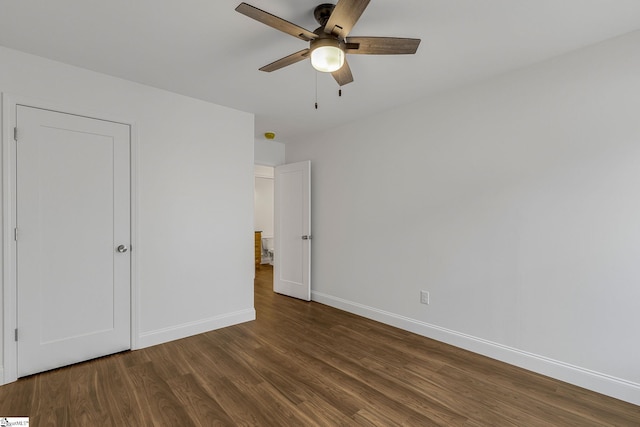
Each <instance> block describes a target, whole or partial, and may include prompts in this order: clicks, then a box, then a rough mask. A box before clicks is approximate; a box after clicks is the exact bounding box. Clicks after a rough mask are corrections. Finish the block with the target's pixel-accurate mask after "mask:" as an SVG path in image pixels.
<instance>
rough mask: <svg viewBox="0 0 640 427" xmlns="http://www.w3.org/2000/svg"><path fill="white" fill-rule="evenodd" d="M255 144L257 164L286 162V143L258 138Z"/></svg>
mask: <svg viewBox="0 0 640 427" xmlns="http://www.w3.org/2000/svg"><path fill="white" fill-rule="evenodd" d="M253 146H254V156H255V163H256V164H257V165H264V166H280V165H283V164H284V157H285V145H284V144H283V143H282V142H278V141H269V140H266V139H256V140H255V141H254V145H253Z"/></svg>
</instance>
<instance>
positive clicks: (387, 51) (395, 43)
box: [346, 37, 420, 55]
mask: <svg viewBox="0 0 640 427" xmlns="http://www.w3.org/2000/svg"><path fill="white" fill-rule="evenodd" d="M419 45H420V39H405V38H399V37H349V38H348V39H347V44H346V52H347V53H355V54H362V55H403V54H408V55H410V54H413V53H416V51H417V50H418V46H419Z"/></svg>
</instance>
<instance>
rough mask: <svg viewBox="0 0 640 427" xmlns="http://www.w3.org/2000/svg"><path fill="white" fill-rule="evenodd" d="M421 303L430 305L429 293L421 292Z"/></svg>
mask: <svg viewBox="0 0 640 427" xmlns="http://www.w3.org/2000/svg"><path fill="white" fill-rule="evenodd" d="M420 303H421V304H427V305H429V291H420Z"/></svg>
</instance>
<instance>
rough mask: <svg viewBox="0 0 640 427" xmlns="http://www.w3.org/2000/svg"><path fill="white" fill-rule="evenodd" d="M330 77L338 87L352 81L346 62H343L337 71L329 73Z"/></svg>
mask: <svg viewBox="0 0 640 427" xmlns="http://www.w3.org/2000/svg"><path fill="white" fill-rule="evenodd" d="M331 75H332V76H333V78H334V79H336V82H338V84H339V85H340V86H344V85H346V84H348V83H351V82H352V81H353V75H352V74H351V68H349V63H348V62H347V61H346V60H345V61H344V65H343V66H342V67H341V68H340V69H339V70H338V71H334V72H333V73H331Z"/></svg>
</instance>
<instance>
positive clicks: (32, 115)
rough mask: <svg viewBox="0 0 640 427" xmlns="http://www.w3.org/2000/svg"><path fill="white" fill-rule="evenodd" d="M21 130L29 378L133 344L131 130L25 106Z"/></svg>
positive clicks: (23, 312) (23, 310)
mask: <svg viewBox="0 0 640 427" xmlns="http://www.w3.org/2000/svg"><path fill="white" fill-rule="evenodd" d="M17 128H18V141H17V143H16V144H17V145H16V153H17V165H16V171H17V182H16V185H17V188H16V195H17V197H16V199H17V200H16V218H17V242H16V244H17V296H18V317H17V325H18V376H25V375H29V374H33V373H36V372H41V371H45V370H49V369H53V368H57V367H60V366H64V365H69V364H72V363H76V362H80V361H84V360H88V359H92V358H95V357H99V356H103V355H106V354H111V353H115V352H118V351H122V350H126V349H129V348H130V347H131V343H130V342H131V332H130V331H131V328H130V297H131V295H130V289H131V283H130V270H131V265H130V251H129V249H130V160H129V155H130V128H129V126H128V125H123V124H119V123H113V122H108V121H103V120H97V119H91V118H87V117H80V116H75V115H71V114H65V113H59V112H54V111H49V110H43V109H38V108H32V107H25V106H18V107H17ZM118 247H120V248H119V249H118Z"/></svg>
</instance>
